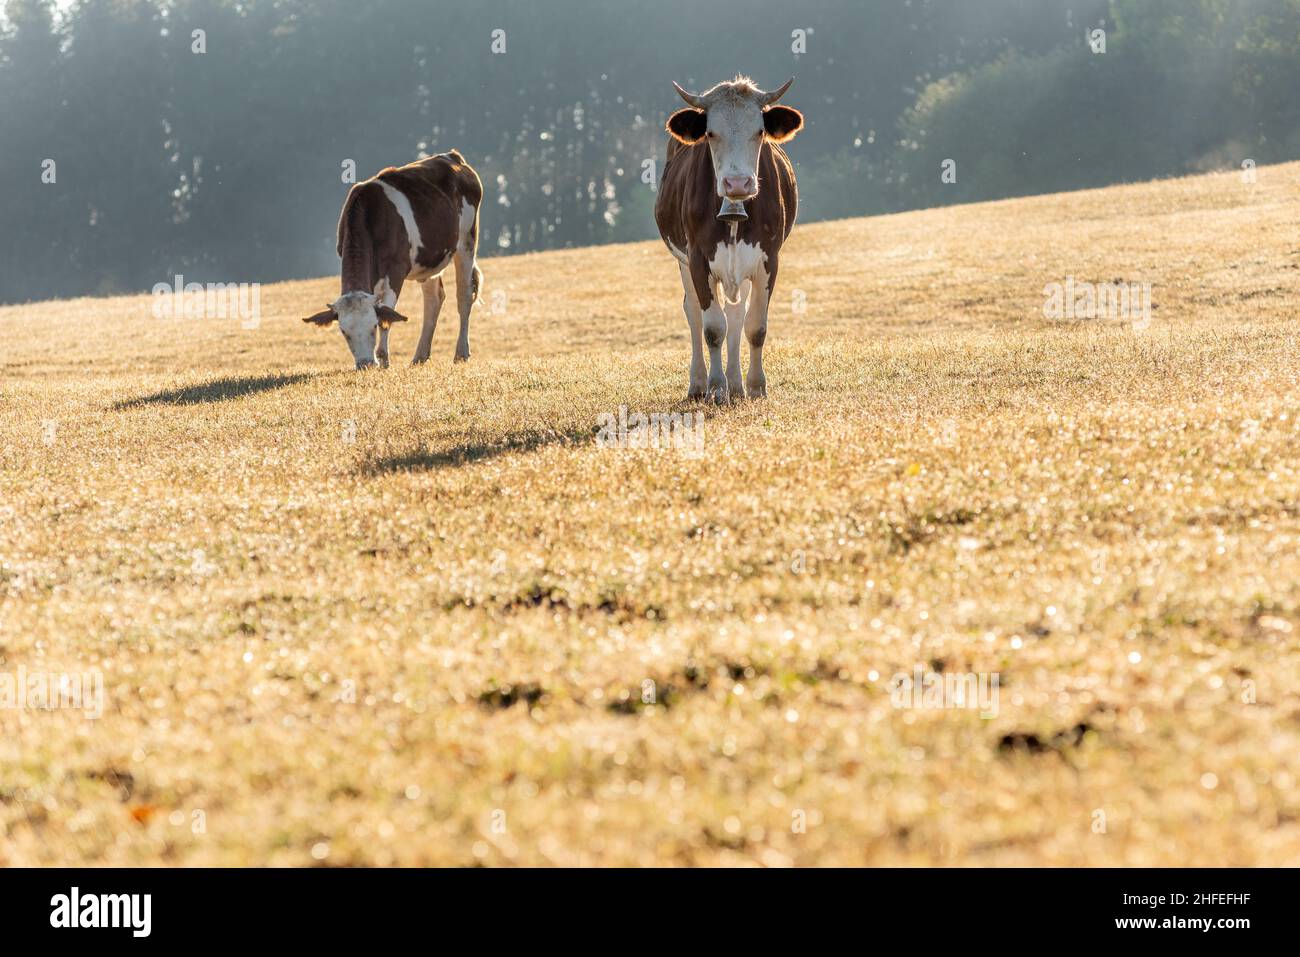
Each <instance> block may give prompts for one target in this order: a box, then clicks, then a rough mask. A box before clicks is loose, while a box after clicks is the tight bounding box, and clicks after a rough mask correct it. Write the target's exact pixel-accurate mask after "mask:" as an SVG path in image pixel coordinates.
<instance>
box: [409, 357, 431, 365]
mask: <svg viewBox="0 0 1300 957" xmlns="http://www.w3.org/2000/svg"><path fill="white" fill-rule="evenodd" d="M428 361H429V357H428V356H416V357H415V358H414V359H412V360H411V365H413V366H422V365H424V364H425V363H426V362H428Z"/></svg>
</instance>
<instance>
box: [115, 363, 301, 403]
mask: <svg viewBox="0 0 1300 957" xmlns="http://www.w3.org/2000/svg"><path fill="white" fill-rule="evenodd" d="M312 378H315V374H313V373H306V372H290V373H284V374H280V375H254V376H226V377H224V378H221V379H212V380H210V381H208V382H198V383H195V384H194V385H187V386H181V387H180V388H178V389H164V390H162V391H161V392H154V393H152V394H150V395H144V396H138V397H137V398H134V399H122V400H120V401H118V402H114V403H113V408H114V409H115V410H121V409H134V408H138V407H140V406H144V405H198V404H202V403H208V402H227V401H229V400H231V399H239V398H243V397H244V396H247V395H257V394H259V393H262V392H270V391H272V390H274V389H282V388H284V387H285V386H287V385H293V384H295V383H297V382H305V381H306V380H308V379H312Z"/></svg>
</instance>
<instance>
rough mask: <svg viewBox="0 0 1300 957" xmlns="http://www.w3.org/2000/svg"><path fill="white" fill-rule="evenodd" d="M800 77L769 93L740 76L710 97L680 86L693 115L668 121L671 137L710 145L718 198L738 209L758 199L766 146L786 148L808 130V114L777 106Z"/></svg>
mask: <svg viewBox="0 0 1300 957" xmlns="http://www.w3.org/2000/svg"><path fill="white" fill-rule="evenodd" d="M793 82H794V77H791V78H790V79H788V80H786V81H785V83H784V85H782V87H781V88H780V89H779V90H776V91H774V92H772V93H764V92H763V91H762V90H760V89H759V88H758V87H756V86H755V85H754V84H753V82H752V81H751V80H748V79H746V78H745V77H743V76H738V77H736V79H734V80H732V81H731V82H730V83H719V84H718V85H717V86H715V87H714V88H713V89H711V90H709V91H708V92H707V93H688V92H686V91H685V90H683V89H682V88H681V87H680V86H678V85H677V84H676V83H674V84H673V86H674V87H675V88H676V90H677V92H678V93H679V94H680V95H681V98H682V99H683V100H685V101H686V102H687V103H689V104H690V106H691V108H690V109H689V110H678V111H677V112H676V113H674V114H673V115H672V116H670V117H668V132H669V133H671V134H672V135H673V136H675V137H676V138H677V139H679V140H681V141H682V142H683V143H686V144H688V145H694V144H695V143H698V142H700V141H701V140H705V141H707V142H708V144H709V153H710V154H711V155H712V157H713V178H714V181H715V182H716V183H717V187H718V195H719V196H720V197H722V198H723V199H724V200H731V201H733V202H735V203H739V202H743V201H744V200H747V199H753V198H754V197H755V196H757V195H758V154H759V150H760V149H762V146H763V140H765V139H766V140H768V141H769V142H772V143H784V142H785V141H786V140H789V139H791V138H793V137H794V135H795V134H796V133H798V132H799V130H800V129H802V128H803V114H802V113H800V112H799V111H798V110H795V109H791V108H790V107H788V106H777V105H776V101H777V100H779V99H780V98H781V96H782V95H783V94H784V93H785V91H786V90H788V89H790V84H791V83H793Z"/></svg>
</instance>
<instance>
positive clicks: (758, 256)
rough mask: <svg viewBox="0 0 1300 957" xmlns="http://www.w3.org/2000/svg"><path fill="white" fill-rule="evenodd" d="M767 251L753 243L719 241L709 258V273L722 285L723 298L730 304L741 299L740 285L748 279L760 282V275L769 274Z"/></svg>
mask: <svg viewBox="0 0 1300 957" xmlns="http://www.w3.org/2000/svg"><path fill="white" fill-rule="evenodd" d="M766 266H767V253H765V252H763V247H761V246H757V245H754V244H752V243H747V242H744V241H743V240H742V241H741V242H738V243H726V242H722V243H718V248H717V249H716V250H714V252H713V258H712V259H710V260H709V273H710V274H711V275H712V276H713V278H714V279H716V280H717V281H718V284H719V285H720V286H721V287H722V299H723V300H724V301H725V302H726V303H727V304H728V305H730V304H732V303H737V302H739V301H740V287H741V286H742V285H744V282H745V280H746V279H753V280H754V281H755V282H758V278H757V277H758V275H759V274H760V273H762V275H763V276H764V277H766V275H767V268H766Z"/></svg>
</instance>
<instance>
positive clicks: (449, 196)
mask: <svg viewBox="0 0 1300 957" xmlns="http://www.w3.org/2000/svg"><path fill="white" fill-rule="evenodd" d="M482 201H483V184H482V183H481V182H479V178H478V174H477V173H475V172H474V170H473V168H472V167H471V166H470V165H469V164H468V163H466V162H465V158H464V157H463V156H461V155H460V153H458V152H456V151H455V150H451V151H450V152H448V153H440V154H438V155H437V156H430V157H429V158H428V159H423V160H420V161H419V162H416V163H410V164H408V165H406V166H401V167H389V168H388V169H386V170H384V171H383V172H381V173H379V174H378V175H377V176H374V177H372V178H370V179H368V180H366V181H365V182H362V183H357V184H356V185H355V186H353V187H352V189H351V190H350V191H349V192H348V198H347V200H346V201H345V202H344V203H343V213H342V214H341V215H340V216H339V228H338V254H339V256H340V257H341V258H342V260H343V270H342V278H343V289H342V295H340V296H339V298H338V299H336V300H335V301H334V302H332V303H330V304H329V306H328V307H327V308H326V309H325V311H324V312H318V313H316V315H314V316H308V317H307V318H306V319H304V320H303V322H312V323H315V324H316V325H318V326H328V325H329V324H330V323H331V322H335V321H337V322H338V324H339V331H340V332H342V333H343V338H344V339H346V340H347V343H348V348H350V349H351V350H352V357H353V358H354V359H356V363H357V368H358V369H365V368H368V367H370V366H373V365H375V364H376V362H378V364H379V365H380V366H381V367H383V368H387V367H388V329H389V327H390V326H391V325H392V324H393V323H394V322H405V321H406V317H405V316H403V315H401V314H399V313H398V312H397V311H396V309H395V308H394V307H395V306H396V305H397V297H398V296H399V295H400V294H401V292H402V283H403V282H405V281H406V280H408V279H411V280H413V281H415V282H418V283H420V284H421V286H422V288H423V289H424V328H423V330H421V332H420V342H419V344H418V345H417V346H416V347H415V357H414V358H413V359H412V360H411V361H412V362H413V363H421V362H424V361H426V360H427V359H428V358H429V347H430V344H431V343H432V341H433V330H434V329H435V328H436V327H437V325H438V310H439V309H441V308H442V301H443V298H444V295H445V293H444V291H443V286H442V273H443V271H444V270H445V269H446V268H447V267H448V266H449V265H450V264H451V263H452V262H455V263H456V305H457V307H458V309H459V311H460V338H458V339H457V340H456V355H455V360H454V361H456V362H464V361H465V360H467V359H468V358H469V312H470V308H471V307H472V306H473V305H474V303H475V302H476V301H477V300H478V298H479V290H480V288H481V287H482V284H483V272H482V270H480V269H479V268H478V266H477V265H475V263H474V257H475V255H476V254H477V252H478V209H479V204H480V203H481V202H482ZM376 337H377V338H378V348H376Z"/></svg>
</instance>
